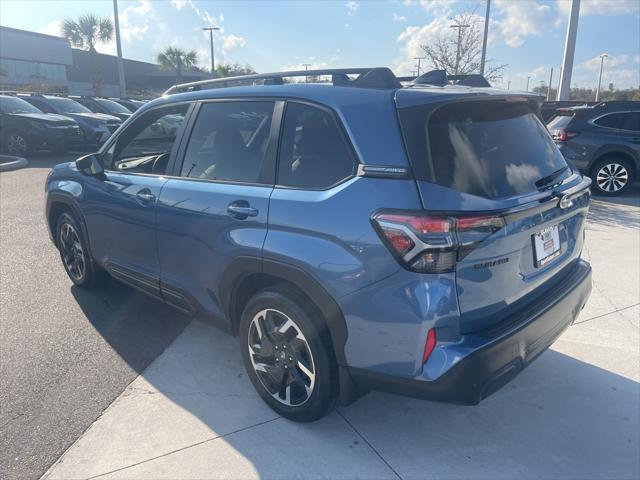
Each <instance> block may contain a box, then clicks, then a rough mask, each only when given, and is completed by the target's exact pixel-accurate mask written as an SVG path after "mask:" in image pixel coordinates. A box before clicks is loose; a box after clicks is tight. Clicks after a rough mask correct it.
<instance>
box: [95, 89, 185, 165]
mask: <svg viewBox="0 0 640 480" xmlns="http://www.w3.org/2000/svg"><path fill="white" fill-rule="evenodd" d="M194 104H195V102H194V101H193V100H187V101H182V102H175V103H168V104H163V105H157V106H154V107H151V108H148V109H145V110H144V111H140V113H139V114H137V115H136V118H131V119H130V121H128V125H127V127H126V128H122V129H118V130H117V131H116V133H115V134H113V135H111V137H109V139H108V140H107V141H106V142H104V144H103V145H102V146H101V147H100V148H99V149H98V152H97V154H98V156H99V157H100V162H101V163H102V167H103V168H104V171H105V172H106V173H117V174H118V175H136V176H143V177H166V178H169V177H171V172H172V171H173V167H174V163H175V159H176V154H177V153H178V148H179V147H180V145H181V144H182V142H183V139H184V134H185V131H186V127H187V125H188V124H189V122H190V121H191V118H192V116H193V110H194ZM178 105H186V106H187V111H186V112H185V114H184V121H183V122H182V124H181V125H180V128H179V129H178V131H177V132H176V139H175V141H174V142H173V146H172V147H171V152H169V162H168V163H167V169H166V171H165V173H164V174H162V175H160V174H157V173H142V172H120V171H118V170H112V169H110V168H106V166H105V164H104V161H103V160H102V157H103V155H104V154H105V152H106V151H107V150H109V149H110V148H111V146H112V145H114V144H115V143H116V142H117V141H118V138H120V136H121V135H122V134H123V132H124V131H126V130H127V129H128V128H129V125H131V124H132V123H134V122H135V121H136V120H137V119H138V117H142V116H144V115H146V114H147V113H149V112H153V111H155V110H160V109H165V108H166V109H169V108H174V107H176V106H178ZM132 117H133V116H132Z"/></svg>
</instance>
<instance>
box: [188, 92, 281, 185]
mask: <svg viewBox="0 0 640 480" xmlns="http://www.w3.org/2000/svg"><path fill="white" fill-rule="evenodd" d="M273 108H274V102H271V101H264V102H263V101H260V102H257V101H256V102H214V103H207V104H204V105H203V106H202V108H201V109H200V112H199V113H198V118H197V119H196V123H195V126H194V127H193V132H192V134H191V137H190V138H189V145H188V146H187V151H186V153H185V157H184V161H183V163H182V171H181V176H183V177H190V178H200V179H204V180H220V181H227V182H242V183H263V181H262V180H263V179H265V178H271V179H273V174H272V173H271V171H272V170H273V164H271V165H268V162H266V161H265V160H266V158H267V149H268V145H269V133H270V131H271V118H272V116H273ZM265 170H271V171H265Z"/></svg>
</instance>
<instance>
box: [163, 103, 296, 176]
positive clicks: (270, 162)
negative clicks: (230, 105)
mask: <svg viewBox="0 0 640 480" xmlns="http://www.w3.org/2000/svg"><path fill="white" fill-rule="evenodd" d="M227 102H234V103H240V102H242V103H248V102H261V103H272V104H273V114H272V117H271V125H270V126H269V142H268V145H267V152H266V155H265V159H264V165H263V167H262V170H263V172H262V173H261V175H262V174H263V173H264V178H261V181H259V182H237V181H234V180H217V179H211V178H195V177H184V176H182V175H181V174H182V165H183V163H184V158H185V156H186V153H187V148H188V147H189V141H190V139H191V135H192V134H193V130H194V127H195V124H196V121H197V118H198V115H199V113H200V110H201V109H202V107H203V106H204V105H207V104H210V103H227ZM284 103H285V100H284V99H283V98H281V97H224V98H222V97H220V98H208V99H202V100H197V101H195V106H194V108H193V112H192V114H191V118H190V121H189V125H188V129H185V132H184V135H183V141H182V142H181V145H180V149H179V151H178V152H177V155H176V161H175V164H174V165H173V168H172V170H171V175H170V176H169V178H175V179H180V180H189V181H196V182H208V183H220V184H229V185H246V186H256V187H269V188H273V186H274V182H275V178H276V177H275V175H276V159H277V148H278V135H279V131H280V128H281V122H282V117H283V112H284ZM167 170H168V169H167ZM265 172H270V173H265Z"/></svg>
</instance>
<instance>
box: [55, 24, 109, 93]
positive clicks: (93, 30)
mask: <svg viewBox="0 0 640 480" xmlns="http://www.w3.org/2000/svg"><path fill="white" fill-rule="evenodd" d="M62 35H63V36H64V38H66V39H67V41H68V42H69V43H70V44H71V45H72V46H74V47H76V48H81V49H83V50H87V51H88V52H89V53H90V57H89V58H90V60H89V68H90V70H91V82H92V84H93V92H94V94H95V95H96V96H100V94H101V90H102V70H101V69H100V67H99V66H98V62H97V61H96V60H97V58H96V57H97V54H98V52H97V51H96V44H98V43H104V42H108V41H110V40H111V39H112V38H113V23H112V22H111V19H110V18H106V17H104V18H100V17H98V16H96V15H92V14H87V15H82V16H81V17H79V18H78V19H77V20H73V19H70V18H65V19H64V21H63V22H62Z"/></svg>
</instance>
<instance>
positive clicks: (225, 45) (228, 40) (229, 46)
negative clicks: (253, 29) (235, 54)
mask: <svg viewBox="0 0 640 480" xmlns="http://www.w3.org/2000/svg"><path fill="white" fill-rule="evenodd" d="M246 43H247V41H246V40H245V39H244V37H240V36H238V35H234V34H230V35H227V36H226V37H222V52H223V53H227V52H230V51H232V50H235V49H236V48H241V47H244V46H245V44H246Z"/></svg>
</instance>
